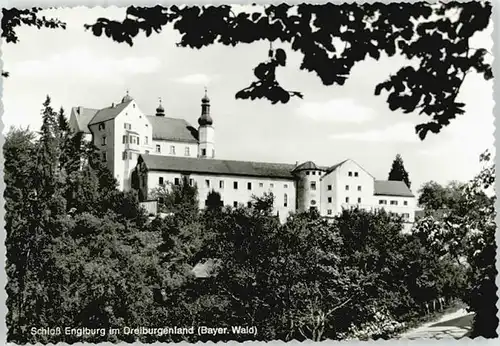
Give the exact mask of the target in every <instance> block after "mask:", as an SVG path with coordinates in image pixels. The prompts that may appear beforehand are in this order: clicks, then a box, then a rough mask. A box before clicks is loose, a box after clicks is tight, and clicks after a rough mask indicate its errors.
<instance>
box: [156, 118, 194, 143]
mask: <svg viewBox="0 0 500 346" xmlns="http://www.w3.org/2000/svg"><path fill="white" fill-rule="evenodd" d="M147 119H148V120H149V122H150V123H151V126H152V127H153V139H155V140H171V141H176V142H187V143H198V131H197V130H196V129H195V128H194V127H193V126H191V125H190V124H189V123H188V122H187V121H186V120H184V119H178V118H169V117H158V116H151V115H148V116H147Z"/></svg>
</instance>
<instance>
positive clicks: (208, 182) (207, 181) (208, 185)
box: [205, 179, 210, 187]
mask: <svg viewBox="0 0 500 346" xmlns="http://www.w3.org/2000/svg"><path fill="white" fill-rule="evenodd" d="M205 185H206V186H207V187H210V180H208V179H206V180H205Z"/></svg>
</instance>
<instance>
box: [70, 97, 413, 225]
mask: <svg viewBox="0 0 500 346" xmlns="http://www.w3.org/2000/svg"><path fill="white" fill-rule="evenodd" d="M69 123H70V126H71V127H72V128H73V129H74V130H75V131H79V132H83V133H84V134H85V137H86V138H88V139H89V140H92V141H93V143H94V144H95V145H96V146H97V147H98V148H99V149H100V152H101V155H102V159H103V160H104V161H105V162H106V163H107V165H108V168H109V169H110V170H111V172H113V174H114V176H115V177H116V179H117V181H118V184H119V188H120V189H122V190H130V189H132V188H134V189H137V190H139V196H140V199H141V200H142V201H148V200H151V198H153V195H152V191H154V190H155V189H156V188H158V187H159V186H162V185H164V184H167V183H171V184H174V185H178V184H181V182H182V181H183V179H187V181H189V183H190V184H193V185H196V186H197V188H198V194H199V201H200V208H203V207H204V206H205V203H206V197H207V195H208V193H209V192H210V191H212V190H214V191H216V192H219V193H220V195H221V198H222V201H223V203H224V205H229V206H233V207H236V206H238V205H245V206H246V205H249V203H250V201H251V199H252V196H262V195H263V194H264V193H265V192H272V193H273V195H274V196H275V204H274V211H275V212H276V213H277V214H279V216H280V219H282V220H284V219H286V217H288V215H290V213H293V212H301V211H306V210H310V209H316V210H317V211H318V212H319V213H320V214H321V215H322V216H324V217H333V216H335V215H338V214H339V213H340V212H341V211H342V210H343V209H346V208H353V207H357V208H361V209H366V210H374V209H380V208H382V209H385V210H386V211H388V212H391V213H396V214H399V215H401V216H402V217H403V220H404V221H405V223H406V224H405V228H406V229H409V228H411V225H412V224H413V222H414V220H415V209H416V200H415V196H414V195H413V193H412V192H411V190H410V189H409V188H408V187H407V186H406V184H405V183H403V182H400V181H387V180H377V179H375V177H373V176H372V175H371V174H370V173H369V172H367V171H366V170H365V169H364V168H363V167H361V166H360V165H359V164H358V163H356V162H355V161H353V160H351V159H347V160H344V161H342V162H340V163H337V164H335V165H333V166H318V165H316V164H315V163H314V162H311V161H307V162H304V163H301V164H297V163H296V164H287V163H266V162H251V161H234V160H223V159H219V158H216V148H215V127H214V120H213V118H212V115H211V113H210V99H209V98H208V96H207V93H206V90H205V95H204V96H203V98H202V100H201V115H200V117H199V118H198V128H194V127H193V126H191V125H190V124H189V123H188V122H187V121H186V120H184V119H180V118H171V117H167V116H166V115H165V109H164V108H163V106H162V104H161V100H160V104H159V106H158V108H157V109H156V114H155V115H145V114H144V113H143V112H142V111H141V110H140V108H139V106H138V105H137V103H136V102H135V100H134V99H133V98H132V97H131V96H130V95H129V94H128V92H127V95H125V97H123V99H122V100H121V102H120V103H118V104H116V105H115V104H112V105H111V106H110V107H107V108H103V109H91V108H84V107H74V108H72V110H71V115H70V121H69ZM133 175H135V177H136V178H135V183H134V182H133V179H132V176H133Z"/></svg>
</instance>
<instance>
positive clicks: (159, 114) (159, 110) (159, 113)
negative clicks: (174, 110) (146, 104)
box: [156, 97, 165, 117]
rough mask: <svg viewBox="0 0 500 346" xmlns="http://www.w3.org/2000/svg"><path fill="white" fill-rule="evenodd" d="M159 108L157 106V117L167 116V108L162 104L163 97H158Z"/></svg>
mask: <svg viewBox="0 0 500 346" xmlns="http://www.w3.org/2000/svg"><path fill="white" fill-rule="evenodd" d="M158 103H159V105H158V108H156V116H157V117H164V116H165V108H163V106H162V104H161V97H158Z"/></svg>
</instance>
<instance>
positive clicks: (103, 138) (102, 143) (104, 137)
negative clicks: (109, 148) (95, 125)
mask: <svg viewBox="0 0 500 346" xmlns="http://www.w3.org/2000/svg"><path fill="white" fill-rule="evenodd" d="M101 145H106V136H102V139H101Z"/></svg>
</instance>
